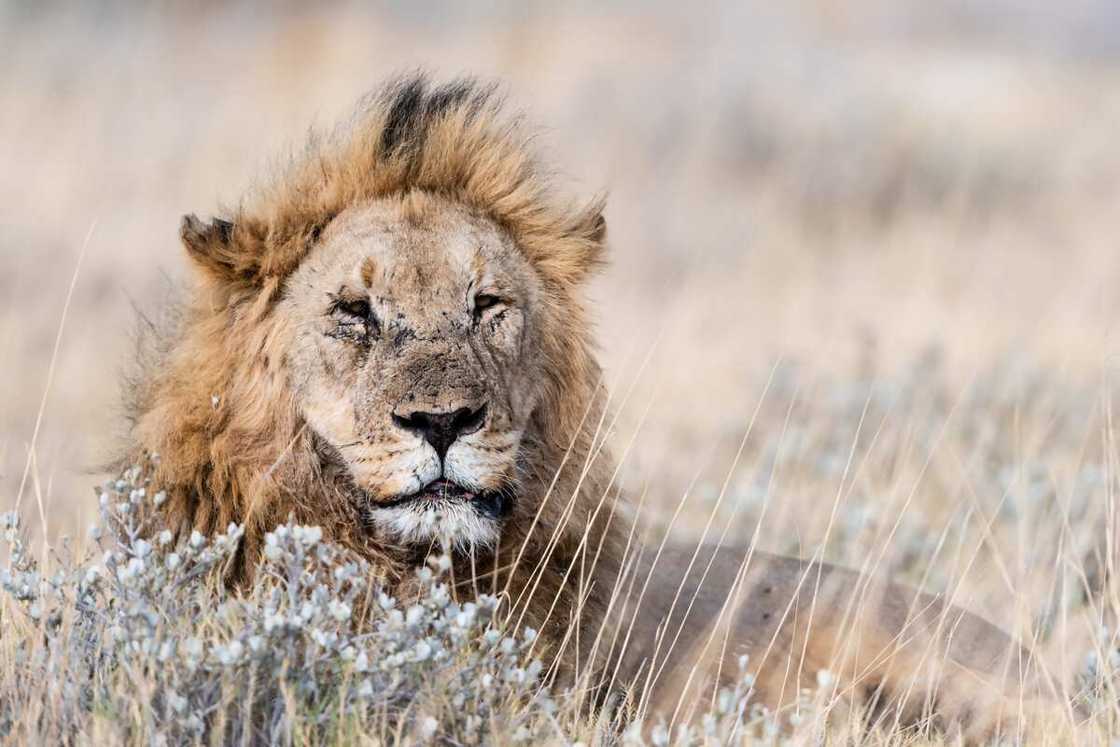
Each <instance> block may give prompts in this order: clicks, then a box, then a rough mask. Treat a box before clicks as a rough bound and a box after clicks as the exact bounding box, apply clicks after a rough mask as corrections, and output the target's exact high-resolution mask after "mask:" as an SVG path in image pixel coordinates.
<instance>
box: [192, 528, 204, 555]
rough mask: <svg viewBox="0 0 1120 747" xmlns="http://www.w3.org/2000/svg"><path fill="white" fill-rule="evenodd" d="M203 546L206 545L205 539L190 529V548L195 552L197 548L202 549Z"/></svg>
mask: <svg viewBox="0 0 1120 747" xmlns="http://www.w3.org/2000/svg"><path fill="white" fill-rule="evenodd" d="M205 544H206V538H205V537H203V536H202V534H200V533H199V531H198V530H197V529H192V530H191V538H190V545H191V547H193V548H194V549H196V550H197V549H198V548H200V547H202V546H203V545H205Z"/></svg>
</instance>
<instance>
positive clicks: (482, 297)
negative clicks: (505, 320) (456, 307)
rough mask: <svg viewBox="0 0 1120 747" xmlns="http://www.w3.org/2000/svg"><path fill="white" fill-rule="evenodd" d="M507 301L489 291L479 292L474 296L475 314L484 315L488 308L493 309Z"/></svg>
mask: <svg viewBox="0 0 1120 747" xmlns="http://www.w3.org/2000/svg"><path fill="white" fill-rule="evenodd" d="M504 303H505V301H503V300H502V299H500V298H498V297H497V296H493V295H490V294H489V293H479V294H478V295H477V296H475V297H474V315H475V316H476V317H478V316H482V313H483V312H484V311H486V310H487V309H493V308H496V307H498V306H501V305H503V304H504Z"/></svg>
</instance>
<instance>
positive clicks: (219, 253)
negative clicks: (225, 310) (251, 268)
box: [179, 213, 247, 281]
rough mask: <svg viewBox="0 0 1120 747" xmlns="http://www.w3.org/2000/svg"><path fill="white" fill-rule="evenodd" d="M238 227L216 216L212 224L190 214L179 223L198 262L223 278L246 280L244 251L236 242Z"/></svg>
mask: <svg viewBox="0 0 1120 747" xmlns="http://www.w3.org/2000/svg"><path fill="white" fill-rule="evenodd" d="M234 229H235V226H234V224H233V223H231V222H230V221H228V220H223V219H221V218H214V219H213V220H212V221H210V222H209V223H207V222H205V221H203V220H200V219H199V217H198V216H197V215H194V214H193V213H190V214H188V215H184V216H183V220H182V222H181V223H180V224H179V238H180V239H182V241H183V247H184V248H186V250H187V254H188V255H189V256H190V258H191V259H192V260H194V262H195V264H196V265H198V266H199V267H200V268H202V269H203V270H204V271H206V272H207V273H208V274H210V275H211V276H212V277H215V278H217V279H219V280H226V281H235V280H245V279H246V277H245V276H246V269H247V268H245V267H243V264H244V261H243V258H242V257H241V252H240V251H238V248H237V245H236V243H235V241H234Z"/></svg>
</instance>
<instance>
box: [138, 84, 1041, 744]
mask: <svg viewBox="0 0 1120 747" xmlns="http://www.w3.org/2000/svg"><path fill="white" fill-rule="evenodd" d="M526 139H527V136H526V134H525V133H524V131H523V129H522V128H521V126H520V125H519V122H518V120H517V119H516V118H509V117H506V116H504V115H503V114H502V112H501V107H500V99H499V97H498V96H497V95H496V94H495V92H494V89H493V88H492V87H485V86H479V85H477V84H476V83H473V82H471V81H458V82H453V83H451V84H448V85H444V86H442V87H430V86H429V85H428V83H427V82H426V81H425V79H424V78H422V77H420V76H414V77H410V78H406V79H403V80H399V81H396V82H394V83H392V84H390V85H388V86H386V87H385V88H383V89H382V90H381V91H380V92H379V93H377V94H375V95H373V96H372V97H370V98H369V99H368V100H367V101H366V102H365V103H364V104H363V106H362V107H361V108H360V110H359V113H358V115H357V117H356V119H355V121H354V122H352V123H350V124H349V125H348V126H347V127H345V128H342V129H340V130H338V131H337V132H336V133H335V134H333V135H331V136H329V137H324V138H319V139H314V140H313V142H312V143H311V144H310V145H309V146H308V149H307V151H306V153H304V154H303V155H302V157H300V158H298V159H296V160H295V161H294V162H293V163H291V164H290V165H289V166H288V167H287V168H286V169H284V170H283V172H282V173H281V174H280V175H279V176H278V178H276V179H275V180H274V181H273V183H272V184H271V186H269V187H267V188H265V189H262V190H259V191H257V192H255V193H254V194H252V195H251V196H249V197H248V198H247V199H246V200H245V201H244V202H243V203H242V204H241V205H240V206H239V207H238V208H237V209H236V210H233V211H231V212H229V213H228V214H226V215H225V216H224V217H222V218H215V219H213V220H210V221H202V220H199V219H198V218H196V217H195V216H193V215H189V216H187V217H185V218H184V219H183V222H182V227H181V237H182V241H183V243H184V245H185V247H186V249H187V252H188V254H189V255H190V257H191V259H192V260H193V261H194V265H195V267H196V269H197V285H196V286H195V288H194V290H193V292H192V293H191V295H190V296H189V298H188V299H187V301H186V303H185V304H183V306H182V308H181V310H180V313H179V314H178V322H177V323H176V324H175V325H174V329H173V330H172V331H170V332H167V333H165V334H164V336H163V338H162V339H161V340H160V342H159V344H158V345H157V346H156V348H157V349H158V350H159V351H161V352H160V354H159V355H158V356H157V358H156V360H155V361H154V362H153V363H152V364H151V365H148V366H147V367H146V369H145V372H144V374H143V375H142V376H141V377H140V379H139V381H138V385H137V387H136V391H135V393H134V404H133V413H132V414H133V425H132V430H131V434H132V447H131V449H132V451H131V453H130V457H132V458H136V457H138V456H139V455H140V454H142V453H145V452H154V453H158V454H159V455H160V460H159V462H158V468H157V473H156V474H155V476H154V478H155V481H156V482H157V483H158V484H159V485H161V487H162V488H163V489H164V490H165V491H166V493H167V495H168V500H167V503H166V504H165V507H164V508H163V509H162V511H163V515H162V520H163V523H164V524H165V525H166V526H169V527H171V528H173V529H175V530H177V531H179V532H185V531H189V530H191V529H197V530H199V531H202V532H212V531H214V530H216V529H219V528H224V527H225V526H226V525H227V524H228V523H230V522H237V523H239V524H243V525H244V529H245V542H244V544H243V547H242V550H241V553H240V556H239V561H238V566H237V567H236V568H235V569H234V570H233V572H232V575H233V579H232V580H233V581H234V582H238V581H243V580H244V579H247V578H248V577H249V576H251V574H252V571H253V567H254V565H255V563H256V562H257V559H258V556H259V553H260V550H261V545H262V540H263V537H264V534H265V533H266V532H267V531H269V530H270V529H271V528H273V527H274V526H275V525H276V524H277V523H280V522H283V521H285V520H287V519H288V517H289V516H292V517H294V518H295V519H296V520H298V521H301V522H304V523H313V524H318V525H320V526H322V527H323V529H324V531H325V533H326V535H327V536H328V537H330V538H331V539H332V540H333V541H335V542H336V543H339V544H341V545H344V546H346V547H348V548H350V549H351V550H353V551H355V552H358V553H361V554H362V555H364V556H365V557H367V558H369V559H370V560H371V561H373V563H374V565H375V567H377V568H378V569H380V570H381V571H382V572H383V573H384V579H385V582H386V583H388V584H389V585H390V587H391V588H395V589H396V590H397V592H398V593H406V589H405V585H406V584H407V583H408V582H407V579H409V578H412V575H411V573H410V570H411V568H413V567H414V566H415V565H417V564H418V563H421V562H422V561H423V559H424V556H425V554H426V553H427V552H428V551H429V550H430V549H431V547H432V546H433V545H436V544H438V545H440V546H442V547H444V548H445V549H446V550H447V551H448V552H449V553H450V554H451V557H452V559H453V572H454V574H455V576H454V577H455V578H456V579H459V580H461V583H460V588H459V593H461V594H464V595H468V594H471V593H474V592H475V591H476V590H477V589H479V588H480V587H481V588H485V589H487V590H491V589H496V590H500V591H505V592H508V598H509V600H510V604H511V609H513V610H514V611H515V612H517V613H518V614H519V615H520V618H519V619H520V620H522V621H523V622H524V623H525V624H528V625H532V626H533V627H535V628H537V629H538V630H540V631H541V634H542V639H541V640H542V641H544V642H545V643H546V645H547V646H548V651H549V652H550V655H551V657H552V661H553V662H554V663H555V664H556V668H555V671H556V673H557V676H558V677H560V678H562V679H563V680H564V681H566V682H568V683H570V684H571V683H577V682H578V683H581V684H584V685H586V686H588V687H587V691H590V692H595V693H597V694H598V696H599V698H600V700H602V699H603V698H605V697H606V696H607V695H611V694H627V695H629V696H630V700H629V703H630V704H631V706H632V707H633V706H636V707H637V708H638V709H639V710H641V711H644V712H655V711H660V712H662V713H664V714H665V715H666V716H667V717H669V716H673V714H674V712H676V713H677V717H678V718H688V717H689V715H690V711H689V709H690V708H691V702H692V700H694V698H692V696H693V695H694V694H695V695H698V694H701V693H702V691H704V689H705V688H709V689H708V690H707V692H708V693H709V694H710V693H711V690H710V688H711V687H712V686H713V684H718V683H720V682H724V681H726V680H727V679H728V678H731V677H738V676H740V672H739V671H738V667H737V666H736V665H734V664H732V662H738V661H739V659H740V657H741V656H742V655H743V654H744V653H746V654H749V656H750V658H749V662H750V664H749V666H750V668H751V671H752V672H753V674H754V675H755V676H756V678H757V681H756V685H755V688H756V697H757V699H758V700H759V701H760V702H762V703H765V704H768V705H769V706H771V707H774V708H778V707H781V706H783V705H784V704H788V703H789V702H791V701H792V700H793V699H795V698H796V697H797V696H798V694H799V693H800V692H801V691H802V688H803V687H805V686H806V685H807V684H809V683H813V682H815V681H816V680H815V678H816V677H817V676H818V673H819V672H820V671H821V670H825V669H827V670H830V671H831V672H832V673H833V674H834V675H835V677H836V680H835V685H834V687H836V688H837V692H839V693H850V694H853V695H854V696H856V698H855V699H856V700H858V701H861V702H862V701H864V700H866V701H867V702H868V703H869V706H870V709H871V710H872V711H874V712H876V713H880V714H885V717H886V718H890V719H893V718H895V717H896V716H897V717H898V718H902V719H905V720H906V721H913V720H915V719H920V718H922V717H924V716H933V717H935V718H938V719H941V720H943V721H945V722H946V723H947V724H948V725H950V727H951V728H954V729H959V730H963V731H964V732H965V733H966V734H981V733H984V732H985V730H987V729H988V728H989V727H990V725H991V724H993V723H997V722H998V720H999V719H1000V718H1002V717H1004V716H1005V715H1006V714H1007V713H1010V712H1012V711H1014V710H1016V708H1015V706H1017V705H1018V704H1019V701H1020V699H1021V698H1023V697H1024V696H1026V695H1028V694H1029V693H1028V689H1027V688H1025V687H1024V685H1023V683H1024V682H1026V679H1027V665H1028V663H1029V660H1030V656H1029V653H1028V652H1027V651H1025V650H1024V649H1022V648H1020V647H1019V646H1018V645H1016V644H1014V643H1013V642H1012V641H1011V640H1010V639H1009V638H1008V637H1007V636H1006V635H1005V634H1004V633H1002V632H1001V631H999V630H998V629H997V628H995V627H993V626H992V625H989V624H988V623H986V622H984V621H983V620H981V619H979V618H977V617H975V616H973V615H971V614H969V613H967V612H964V611H962V610H959V609H957V608H954V607H951V606H949V605H946V604H943V603H941V602H939V601H938V600H937V599H935V598H934V597H930V596H927V595H924V594H919V593H915V592H913V591H910V590H908V589H905V588H903V587H899V586H894V585H891V584H888V583H883V582H879V581H875V580H873V579H870V578H867V577H861V576H859V575H858V574H855V573H852V572H849V571H845V570H843V569H839V568H834V567H831V566H827V565H820V564H812V563H808V562H804V561H801V560H796V559H790V558H783V557H777V556H772V555H766V554H764V553H762V552H754V551H751V552H748V550H747V548H745V547H744V548H734V547H722V548H709V547H702V548H699V549H695V548H691V549H690V548H673V547H670V548H667V549H665V550H664V552H659V551H657V549H656V548H648V549H643V548H640V547H639V546H638V543H637V542H636V541H635V540H634V537H635V536H636V535H635V533H634V532H633V531H632V521H631V518H630V516H629V515H628V513H627V511H626V510H625V509H624V508H623V506H622V505H621V503H620V499H619V496H618V495H617V491H616V490H615V489H614V488H613V487H612V484H613V473H614V469H615V465H614V463H613V462H612V461H611V459H610V457H609V455H608V454H607V451H606V450H605V449H604V445H603V439H602V437H601V430H602V429H601V426H602V423H603V420H604V417H605V411H604V410H605V404H604V400H605V397H604V391H603V387H602V384H601V379H602V377H601V371H600V368H599V365H598V364H597V362H596V359H595V355H594V354H593V347H592V340H591V333H590V327H589V325H588V322H587V320H586V316H585V311H584V302H583V297H582V296H583V286H584V282H585V281H586V280H587V278H588V276H589V275H590V274H591V273H592V272H593V271H594V270H595V269H596V268H597V267H598V266H599V265H600V264H601V263H602V260H603V251H604V241H605V224H604V220H603V217H602V208H603V204H602V201H601V200H596V201H593V202H592V203H591V204H589V205H586V206H573V205H570V204H566V203H564V202H563V201H560V200H558V199H557V198H556V197H555V196H554V195H553V194H552V193H551V192H550V191H549V189H548V186H547V183H546V182H547V180H546V178H545V176H544V175H543V173H542V171H541V169H540V168H539V167H538V165H537V163H536V161H535V160H534V158H533V157H532V156H531V155H530V151H529V149H528V147H527V141H526ZM464 579H465V580H464ZM650 579H653V581H652V583H651V582H650ZM1031 692H1033V690H1032V691H1031ZM615 700H618V698H615Z"/></svg>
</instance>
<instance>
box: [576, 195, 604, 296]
mask: <svg viewBox="0 0 1120 747" xmlns="http://www.w3.org/2000/svg"><path fill="white" fill-rule="evenodd" d="M604 207H605V204H604V201H603V200H602V199H598V200H596V201H595V202H593V203H591V204H590V205H588V206H587V208H585V209H584V210H583V212H582V213H581V215H580V216H579V219H578V220H577V221H576V222H575V225H574V226H573V227H572V230H571V231H570V232H569V236H571V237H572V238H574V239H577V240H579V242H580V243H581V244H582V245H583V251H582V252H581V255H580V258H579V268H578V269H579V273H578V274H579V276H580V279H581V280H582V279H585V278H586V277H587V276H589V275H591V274H593V273H594V272H596V271H597V270H598V269H599V268H600V267H602V266H603V265H605V264H606V261H607V257H606V254H607V219H606V218H605V217H603V208H604Z"/></svg>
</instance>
